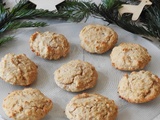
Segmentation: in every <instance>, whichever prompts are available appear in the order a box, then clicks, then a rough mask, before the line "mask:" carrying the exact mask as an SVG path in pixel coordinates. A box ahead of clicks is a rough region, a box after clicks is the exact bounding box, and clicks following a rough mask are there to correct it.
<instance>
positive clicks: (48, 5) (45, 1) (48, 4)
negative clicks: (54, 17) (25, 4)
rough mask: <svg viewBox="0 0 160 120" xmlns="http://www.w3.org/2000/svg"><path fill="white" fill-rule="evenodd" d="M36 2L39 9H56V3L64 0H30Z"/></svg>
mask: <svg viewBox="0 0 160 120" xmlns="http://www.w3.org/2000/svg"><path fill="white" fill-rule="evenodd" d="M30 1H31V2H33V3H34V4H36V5H37V7H36V8H37V9H45V10H50V11H52V10H55V9H56V5H57V4H59V3H61V2H63V1H64V0H30Z"/></svg>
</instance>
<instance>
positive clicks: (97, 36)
mask: <svg viewBox="0 0 160 120" xmlns="http://www.w3.org/2000/svg"><path fill="white" fill-rule="evenodd" d="M79 37H80V40H81V47H82V48H83V49H85V50H86V51H88V52H90V53H97V54H102V53H105V52H107V51H108V50H109V49H111V48H113V47H114V45H115V44H116V43H117V40H118V35H117V33H116V32H115V31H114V30H113V29H111V28H109V27H107V26H103V25H98V24H94V25H93V24H91V25H87V26H85V27H84V28H83V29H82V30H81V32H80V34H79Z"/></svg>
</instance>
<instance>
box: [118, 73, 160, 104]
mask: <svg viewBox="0 0 160 120" xmlns="http://www.w3.org/2000/svg"><path fill="white" fill-rule="evenodd" d="M118 93H119V96H120V97H121V98H123V99H125V100H126V101H128V102H131V103H144V102H148V101H151V100H153V99H155V98H156V97H157V96H158V95H159V94H160V79H159V78H158V76H156V75H154V74H152V73H151V72H149V71H144V70H142V71H139V72H132V73H131V74H129V75H128V74H125V75H124V76H123V78H122V79H121V81H120V82H119V85H118Z"/></svg>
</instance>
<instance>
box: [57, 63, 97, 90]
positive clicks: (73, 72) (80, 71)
mask: <svg viewBox="0 0 160 120" xmlns="http://www.w3.org/2000/svg"><path fill="white" fill-rule="evenodd" d="M97 78H98V73H97V71H96V69H95V67H94V66H93V65H91V64H90V63H88V62H84V61H81V60H72V61H70V62H68V63H66V64H64V65H62V66H61V67H60V68H59V69H57V70H56V71H55V72H54V79H55V82H56V84H57V85H58V86H59V87H61V88H62V89H64V90H67V91H70V92H80V91H83V90H86V89H89V88H92V87H94V86H95V85H96V82H97Z"/></svg>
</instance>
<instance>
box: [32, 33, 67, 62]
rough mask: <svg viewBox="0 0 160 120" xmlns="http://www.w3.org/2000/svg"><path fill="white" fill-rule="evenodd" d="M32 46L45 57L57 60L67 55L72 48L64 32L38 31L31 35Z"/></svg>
mask: <svg viewBox="0 0 160 120" xmlns="http://www.w3.org/2000/svg"><path fill="white" fill-rule="evenodd" d="M29 42H30V48H31V50H32V51H33V52H34V53H35V54H36V55H37V56H40V57H42V58H44V59H49V60H57V59H60V58H61V57H66V56H67V54H68V53H69V50H70V45H69V42H68V41H67V39H66V37H65V36H64V35H62V34H57V33H54V32H49V31H47V32H44V33H40V32H36V33H34V34H33V35H32V36H31V37H30V41H29Z"/></svg>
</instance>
